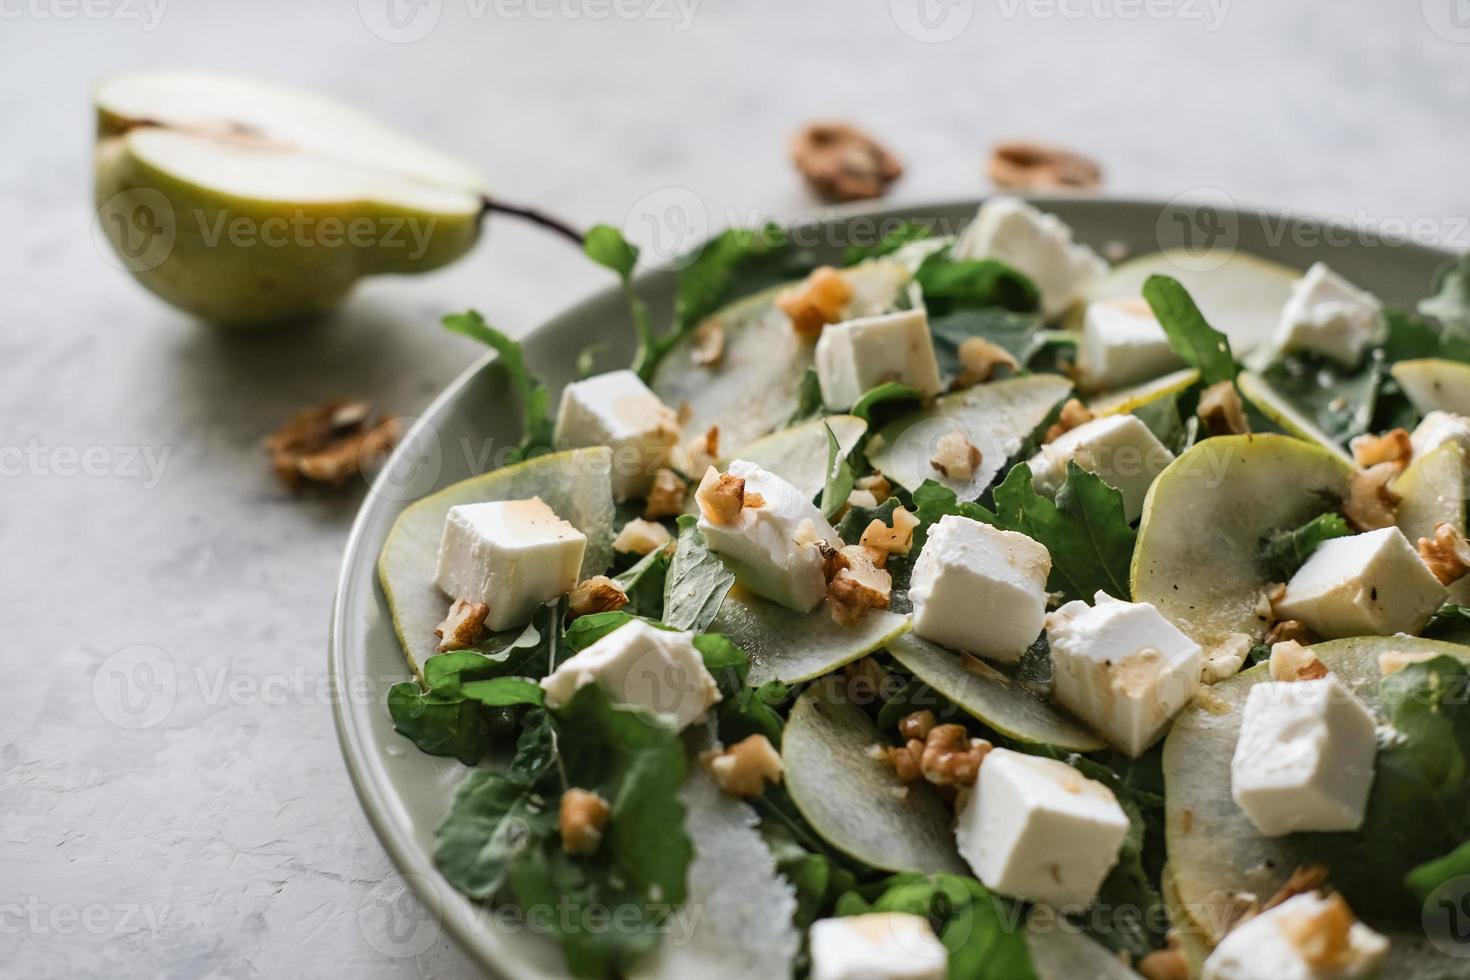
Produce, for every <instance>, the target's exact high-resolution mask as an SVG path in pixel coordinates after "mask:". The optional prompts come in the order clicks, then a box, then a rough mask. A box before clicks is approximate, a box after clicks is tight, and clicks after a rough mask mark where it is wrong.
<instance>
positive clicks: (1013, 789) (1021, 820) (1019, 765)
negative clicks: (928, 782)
mask: <svg viewBox="0 0 1470 980" xmlns="http://www.w3.org/2000/svg"><path fill="white" fill-rule="evenodd" d="M1127 835H1128V816H1127V814H1125V813H1124V812H1123V808H1122V807H1121V806H1119V805H1118V800H1117V797H1115V796H1114V795H1113V791H1112V790H1110V789H1108V788H1107V787H1106V786H1104V785H1103V784H1102V783H1099V782H1097V781H1095V780H1092V779H1088V778H1086V777H1085V776H1083V775H1082V774H1081V773H1080V772H1078V771H1077V770H1076V769H1073V768H1072V767H1071V766H1069V765H1067V764H1066V763H1065V762H1059V761H1057V760H1056V759H1046V758H1042V757H1040V756H1034V755H1026V754H1025V753H1022V752H1013V751H1011V750H1009V749H992V750H991V751H990V753H989V754H987V755H986V756H985V761H984V763H982V764H981V766H980V778H979V781H978V782H977V783H976V786H975V792H974V793H972V794H971V795H970V798H969V799H968V800H967V801H966V802H965V805H964V807H963V808H962V809H961V810H960V812H959V815H958V823H957V825H956V828H955V839H956V841H957V843H958V845H959V851H960V854H961V855H962V856H963V857H964V858H965V860H966V861H968V862H969V863H970V867H971V868H973V869H974V871H975V874H976V875H977V876H978V877H979V879H980V881H981V882H983V883H984V885H985V887H986V888H989V889H991V890H993V891H997V892H1000V893H1001V894H1002V895H1009V896H1012V897H1014V898H1023V899H1026V900H1027V901H1032V902H1042V903H1045V904H1047V905H1051V906H1055V907H1059V908H1064V909H1068V910H1069V911H1070V910H1079V911H1080V909H1081V908H1083V907H1086V906H1087V905H1090V904H1091V903H1092V900H1093V899H1094V898H1096V897H1097V891H1098V888H1099V887H1101V885H1102V882H1103V879H1104V878H1106V877H1107V874H1108V872H1109V871H1110V870H1112V867H1113V865H1114V864H1116V863H1117V861H1118V850H1119V848H1121V847H1122V845H1123V838H1124V837H1126V836H1127Z"/></svg>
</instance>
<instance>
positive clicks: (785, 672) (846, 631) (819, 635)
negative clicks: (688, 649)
mask: <svg viewBox="0 0 1470 980" xmlns="http://www.w3.org/2000/svg"><path fill="white" fill-rule="evenodd" d="M909 626H910V622H909V618H908V617H907V616H900V615H898V614H896V613H891V612H885V611H883V610H877V609H875V610H871V611H869V612H868V614H867V615H865V616H864V617H863V618H862V619H860V620H858V622H857V624H856V625H854V626H841V625H838V624H837V623H836V622H834V621H833V619H832V616H831V614H830V613H829V612H828V611H827V607H826V606H825V605H823V606H818V607H817V608H816V609H813V610H812V611H811V612H809V613H799V612H794V611H792V610H790V609H787V608H786V607H785V606H778V605H777V604H776V603H774V602H771V601H769V600H767V599H762V598H761V597H760V596H758V595H756V594H754V593H753V592H748V591H746V590H745V589H742V588H740V587H739V586H736V587H735V588H733V589H731V590H730V593H729V595H727V596H725V601H724V603H723V604H721V606H720V613H719V615H718V616H716V617H715V621H714V622H713V623H711V624H710V626H709V632H711V633H723V634H725V635H726V636H728V637H729V638H730V639H731V640H732V641H733V642H734V643H735V645H736V646H738V647H740V649H742V650H744V651H745V652H746V653H747V654H748V655H749V656H750V678H749V679H750V683H752V684H764V683H765V682H766V681H781V682H782V683H785V684H799V683H801V682H803V681H809V680H811V679H812V678H815V677H821V676H822V675H823V674H827V673H831V672H832V671H834V670H836V669H837V668H838V667H841V666H842V665H844V664H849V663H852V662H853V661H854V660H859V659H861V658H863V657H866V656H867V655H868V654H870V653H872V652H873V651H874V650H880V649H882V648H883V647H884V646H886V645H887V644H888V643H889V642H890V641H891V640H893V639H894V638H895V637H897V636H900V635H902V634H903V633H904V632H905V631H907V630H908V629H909Z"/></svg>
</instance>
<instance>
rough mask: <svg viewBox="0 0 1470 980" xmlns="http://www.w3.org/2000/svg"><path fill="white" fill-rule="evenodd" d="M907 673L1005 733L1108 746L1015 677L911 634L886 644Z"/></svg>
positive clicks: (1041, 741) (1062, 745) (1038, 741)
mask: <svg viewBox="0 0 1470 980" xmlns="http://www.w3.org/2000/svg"><path fill="white" fill-rule="evenodd" d="M888 652H889V653H891V654H892V655H893V658H894V659H895V660H897V661H898V662H899V663H900V664H902V665H903V666H904V667H905V668H906V669H907V670H908V671H909V673H911V674H913V675H914V676H915V677H917V678H918V679H919V680H921V681H923V682H924V683H925V684H927V685H929V686H930V687H932V688H933V689H934V690H936V691H938V692H939V693H940V694H942V695H944V696H945V697H946V698H948V699H949V700H951V701H953V702H954V703H955V704H957V705H959V706H960V708H962V709H963V710H964V711H966V712H968V713H969V714H971V715H973V716H974V717H975V718H977V719H979V721H980V722H981V723H983V724H985V725H988V726H989V727H991V728H993V729H995V730H996V731H997V732H999V733H1000V734H1001V735H1004V736H1005V737H1006V738H1009V739H1014V740H1016V741H1018V742H1026V743H1029V744H1032V745H1051V746H1055V747H1056V748H1059V749H1065V750H1067V751H1069V752H1094V751H1097V750H1098V749H1102V748H1106V743H1104V742H1103V740H1102V739H1100V738H1098V737H1097V736H1095V735H1093V734H1092V733H1091V732H1089V731H1088V730H1087V729H1085V728H1083V727H1082V726H1081V725H1079V724H1077V723H1076V722H1074V721H1072V720H1070V719H1068V718H1066V717H1064V716H1063V715H1061V714H1060V713H1059V712H1058V711H1057V710H1056V709H1055V708H1053V707H1052V706H1051V705H1050V704H1049V703H1047V702H1046V701H1045V700H1043V699H1042V698H1041V696H1040V695H1038V694H1037V693H1036V692H1034V691H1032V690H1031V689H1029V688H1028V687H1026V685H1025V684H1024V683H1023V682H1022V680H1021V679H1020V678H1018V677H1014V676H1012V675H1010V674H1006V673H1003V672H1001V671H1000V670H999V669H997V668H995V667H992V666H991V665H989V664H987V663H984V662H983V661H979V660H976V659H975V658H973V657H966V656H965V655H963V654H958V653H953V652H951V651H949V650H946V649H944V648H943V647H941V646H936V645H935V644H933V643H930V642H929V641H928V640H925V639H921V638H920V637H918V636H915V635H914V634H913V633H905V634H904V635H903V636H900V637H897V638H896V639H894V640H892V641H890V642H889V644H888Z"/></svg>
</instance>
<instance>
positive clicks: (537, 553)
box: [434, 497, 587, 630]
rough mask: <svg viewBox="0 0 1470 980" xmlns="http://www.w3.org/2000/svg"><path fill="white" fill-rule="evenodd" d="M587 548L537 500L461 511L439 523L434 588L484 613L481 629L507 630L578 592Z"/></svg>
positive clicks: (581, 538) (456, 509)
mask: <svg viewBox="0 0 1470 980" xmlns="http://www.w3.org/2000/svg"><path fill="white" fill-rule="evenodd" d="M586 549H587V538H586V537H585V536H583V534H582V532H581V531H578V530H577V529H576V528H574V527H572V525H570V524H568V523H567V522H566V521H564V520H562V519H561V518H560V517H557V516H556V513H555V512H554V511H553V510H552V509H551V508H550V507H548V506H546V504H545V503H544V502H543V501H542V500H541V498H540V497H532V498H531V499H530V500H500V501H495V502H492V503H484V504H460V505H459V506H457V507H451V508H449V515H448V516H447V517H446V518H445V519H444V536H443V537H442V538H441V539H440V542H439V565H438V569H437V570H436V571H435V573H434V584H435V585H437V586H439V588H440V589H441V590H442V591H443V592H444V594H445V595H447V596H449V597H450V598H452V599H465V600H467V601H469V602H472V603H473V602H482V603H484V604H486V605H487V606H489V607H490V613H489V615H488V616H487V617H486V619H485V627H486V628H487V629H491V630H504V629H509V628H511V627H512V626H521V625H523V624H525V623H526V622H528V621H529V620H530V618H531V614H532V613H534V612H535V611H536V608H537V607H538V606H540V605H541V604H542V603H544V602H548V601H550V600H552V599H555V598H556V597H557V596H559V595H562V594H564V593H567V592H570V591H571V590H572V588H573V587H575V586H576V584H577V573H578V572H579V571H580V569H581V567H582V555H583V552H585V551H586Z"/></svg>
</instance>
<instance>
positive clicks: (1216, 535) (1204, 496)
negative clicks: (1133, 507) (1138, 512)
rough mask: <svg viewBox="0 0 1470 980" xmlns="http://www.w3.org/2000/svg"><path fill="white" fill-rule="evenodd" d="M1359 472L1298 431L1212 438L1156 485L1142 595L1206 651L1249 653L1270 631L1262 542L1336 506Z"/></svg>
mask: <svg viewBox="0 0 1470 980" xmlns="http://www.w3.org/2000/svg"><path fill="white" fill-rule="evenodd" d="M1352 472H1353V469H1352V467H1351V466H1350V465H1349V464H1348V463H1346V462H1344V461H1343V460H1342V459H1341V458H1339V457H1338V456H1336V455H1334V454H1332V453H1330V452H1328V451H1327V450H1325V449H1322V448H1320V447H1318V446H1314V445H1312V444H1311V443H1308V442H1303V441H1302V440H1300V439H1295V438H1292V437H1291V436H1283V435H1275V434H1268V435H1254V436H1221V437H1218V438H1215V439H1206V440H1205V441H1204V442H1202V443H1200V444H1199V445H1197V446H1195V447H1194V448H1192V449H1190V450H1189V451H1187V452H1185V453H1184V454H1182V455H1181V456H1180V457H1179V458H1178V459H1176V460H1175V461H1174V462H1173V463H1171V464H1170V465H1169V467H1168V469H1166V470H1164V472H1162V473H1160V474H1159V477H1158V479H1157V480H1155V481H1154V485H1153V486H1152V487H1151V488H1150V489H1149V492H1148V497H1147V498H1146V499H1145V501H1144V505H1143V520H1142V523H1141V524H1140V525H1139V529H1138V544H1137V546H1136V548H1135V550H1134V553H1133V568H1132V576H1131V578H1132V589H1133V600H1134V601H1135V602H1151V603H1153V604H1154V605H1155V606H1157V607H1158V609H1159V611H1160V612H1162V613H1163V614H1164V615H1165V616H1166V617H1168V618H1169V619H1170V620H1172V621H1173V622H1174V624H1175V625H1176V626H1178V627H1179V628H1180V629H1181V630H1183V631H1184V632H1185V633H1187V634H1188V635H1189V636H1191V637H1193V638H1194V640H1195V641H1196V642H1197V643H1199V644H1200V645H1201V646H1202V647H1204V649H1205V656H1206V658H1207V659H1208V658H1209V657H1211V656H1214V655H1217V654H1221V653H1224V652H1226V651H1227V650H1234V651H1235V652H1238V653H1244V652H1245V648H1249V646H1250V645H1252V644H1254V643H1255V642H1257V641H1258V640H1259V639H1260V638H1261V636H1262V635H1263V634H1264V632H1265V629H1264V624H1263V623H1262V621H1261V620H1260V618H1259V617H1258V615H1257V606H1258V604H1259V602H1260V600H1261V595H1262V593H1263V592H1264V591H1265V590H1266V589H1267V588H1268V587H1269V586H1270V585H1271V583H1270V582H1269V581H1268V580H1267V575H1266V571H1265V569H1264V568H1263V567H1262V565H1261V544H1262V542H1263V541H1264V540H1265V539H1266V537H1267V536H1268V535H1270V534H1271V532H1273V531H1278V530H1285V529H1294V528H1297V527H1300V526H1301V525H1302V524H1305V523H1306V522H1307V521H1309V520H1311V519H1312V518H1313V517H1316V516H1317V515H1318V514H1321V513H1324V512H1325V511H1328V510H1331V509H1333V508H1334V507H1336V506H1337V504H1338V502H1339V501H1340V500H1342V498H1343V497H1344V496H1345V495H1346V493H1347V485H1348V478H1349V477H1350V476H1351V474H1352ZM1242 645H1243V646H1242Z"/></svg>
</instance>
